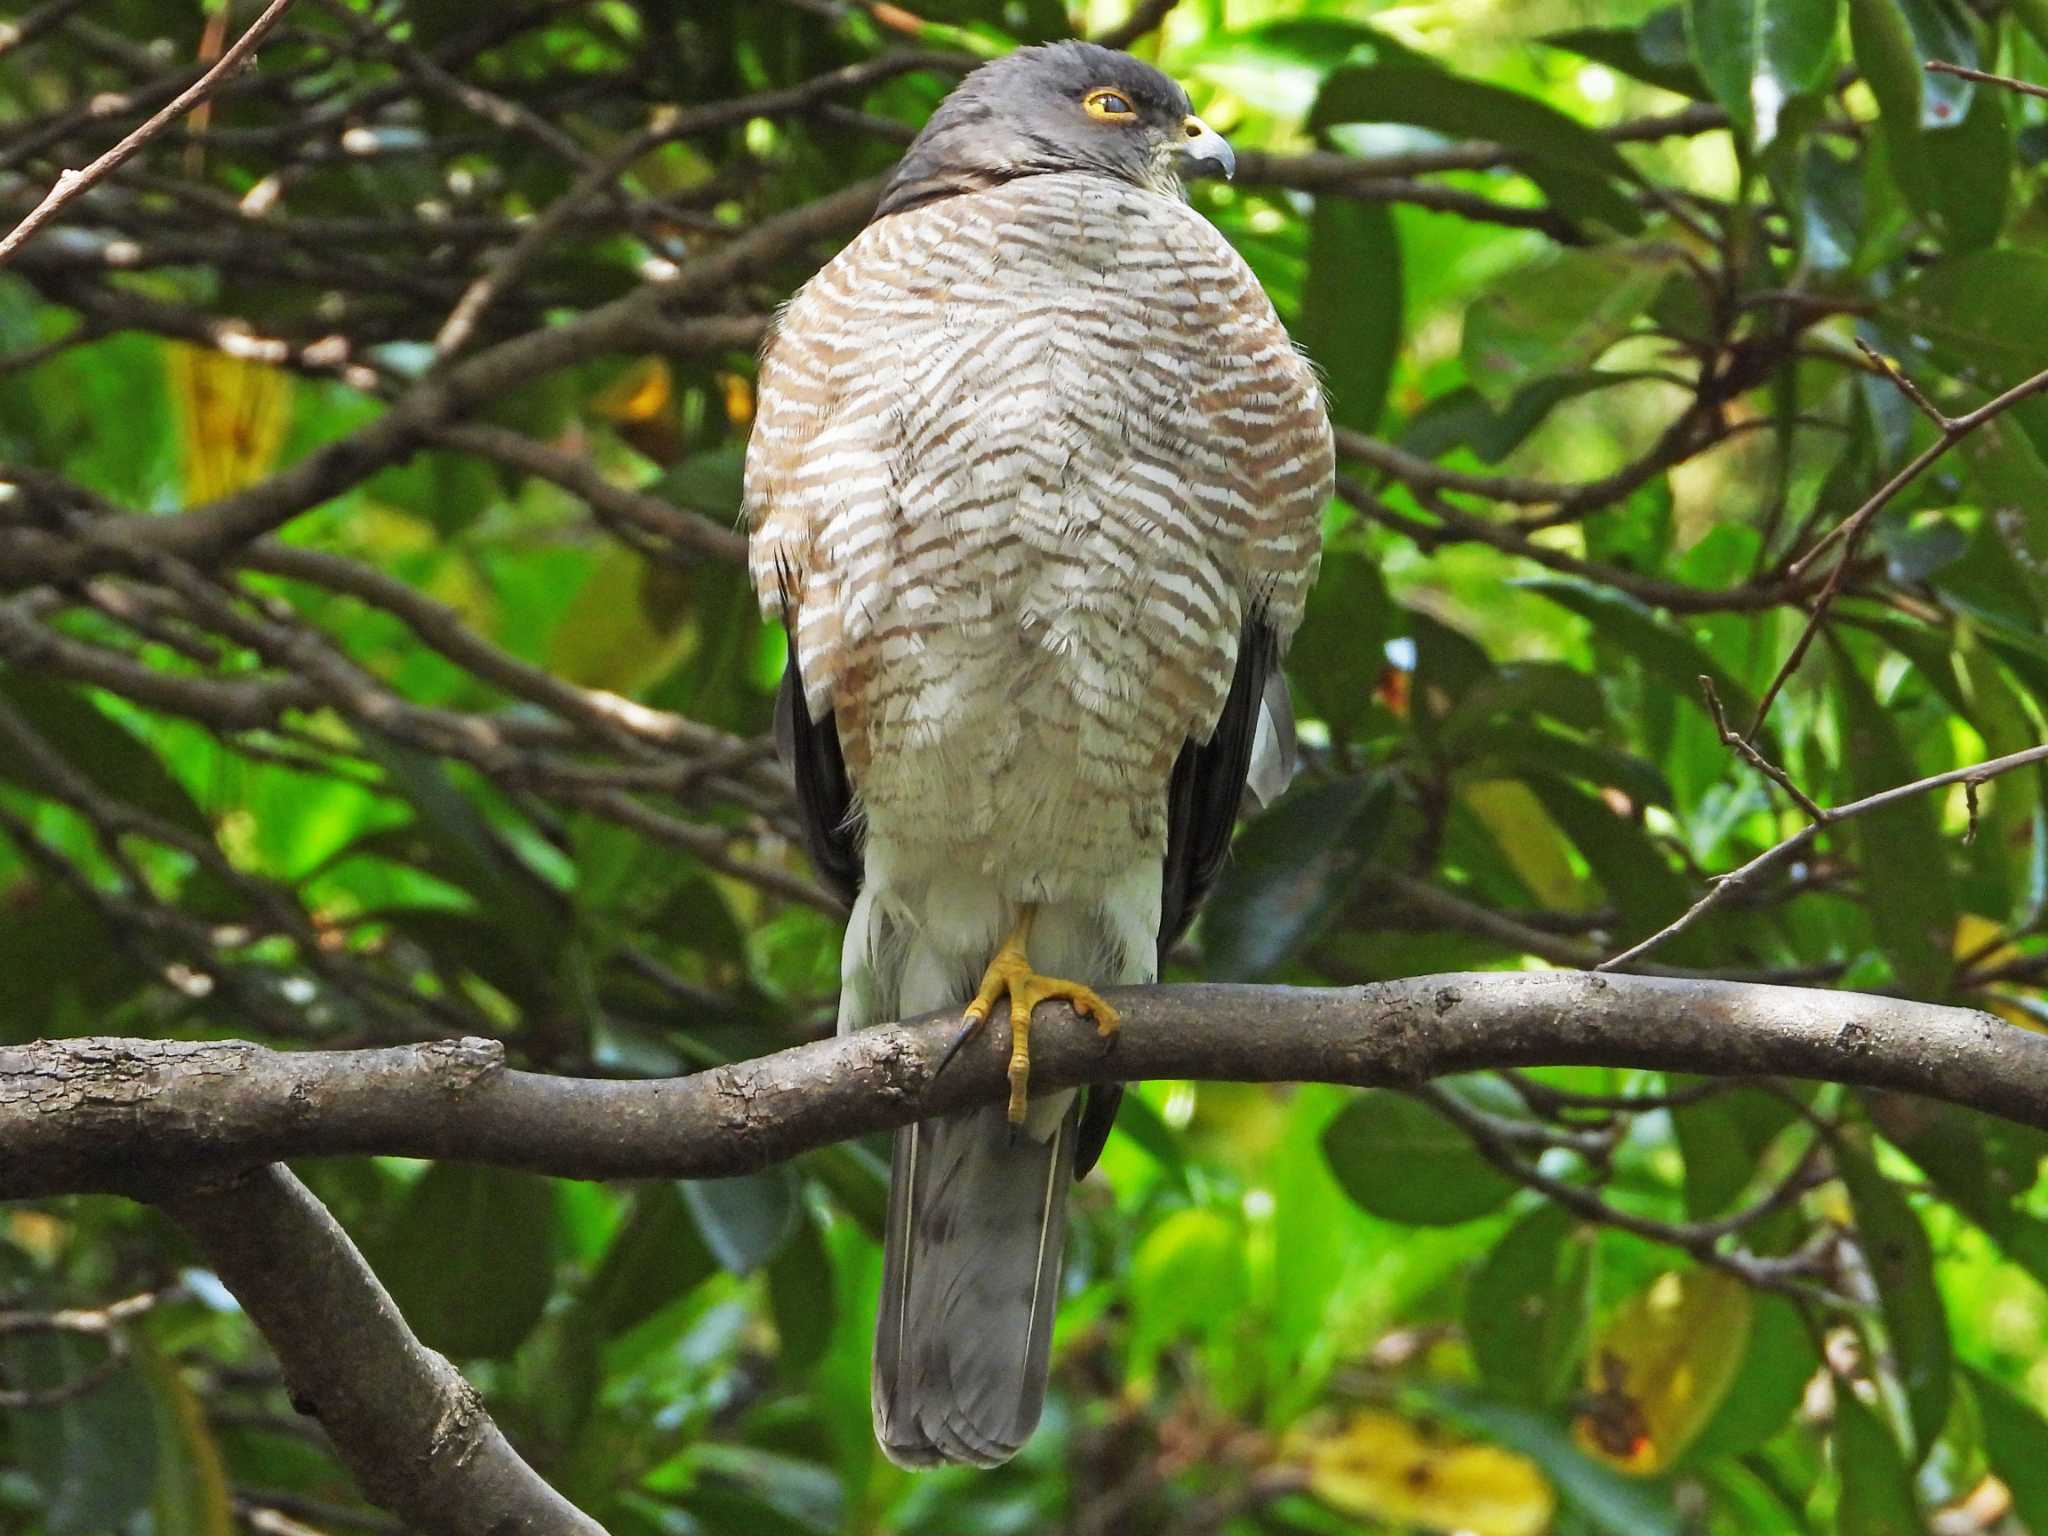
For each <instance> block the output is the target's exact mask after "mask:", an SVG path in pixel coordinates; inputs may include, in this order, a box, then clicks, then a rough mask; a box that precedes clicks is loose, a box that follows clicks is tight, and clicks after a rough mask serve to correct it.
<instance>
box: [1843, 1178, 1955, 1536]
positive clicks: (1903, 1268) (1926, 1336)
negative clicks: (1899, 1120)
mask: <svg viewBox="0 0 2048 1536" xmlns="http://www.w3.org/2000/svg"><path fill="white" fill-rule="evenodd" d="M1835 1167H1836V1170H1837V1171H1838V1172H1839V1173H1840V1175H1841V1178H1842V1183H1843V1184H1844V1186H1846V1187H1847V1189H1848V1191H1849V1201H1850V1204H1851V1205H1852V1206H1854V1208H1855V1212H1856V1230H1857V1232H1858V1233H1859V1234H1860V1236H1861V1239H1862V1247H1863V1252H1864V1257H1865V1258H1866V1260H1867V1261H1868V1262H1869V1264H1870V1272H1871V1276H1872V1278H1873V1279H1875V1280H1876V1282H1877V1295H1878V1302H1879V1305H1880V1307H1881V1309H1882V1311H1883V1315H1884V1325H1885V1333H1886V1334H1887V1336H1888V1337H1889V1338H1890V1341H1891V1348H1892V1353H1893V1354H1894V1355H1895V1356H1896V1357H1897V1359H1898V1366H1899V1377H1900V1380H1901V1383H1902V1384H1903V1386H1904V1387H1905V1392H1906V1405H1907V1407H1908V1409H1909V1410H1910V1412H1911V1414H1912V1420H1913V1440H1914V1444H1915V1445H1916V1446H1917V1447H1918V1449H1919V1456H1920V1457H1924V1456H1925V1455H1926V1454H1927V1452H1928V1451H1929V1450H1930V1449H1932V1448H1933V1445H1934V1442H1935V1439H1936V1438H1937V1437H1938V1436H1939V1435H1940V1434H1941V1427H1942V1425H1943V1424H1944V1423H1946V1422H1947V1420H1948V1405H1949V1394H1950V1390H1951V1382H1950V1346H1949V1337H1948V1316H1947V1314H1946V1313H1945V1312H1944V1311H1943V1310H1942V1304H1941V1293H1940V1292H1939V1291H1938V1290H1937V1289H1936V1288H1935V1284H1934V1251H1933V1249H1932V1247H1931V1246H1930V1245H1929V1244H1928V1241H1927V1232H1926V1229H1925V1228H1924V1227H1922V1226H1921V1224H1920V1218H1919V1217H1918V1216H1917V1215H1915V1214H1914V1212H1913V1208H1912V1206H1911V1205H1909V1204H1907V1202H1906V1197H1905V1196H1904V1195H1902V1194H1900V1193H1899V1191H1898V1189H1897V1188H1896V1187H1895V1186H1894V1185H1893V1184H1892V1183H1891V1181H1890V1180H1888V1179H1886V1178H1885V1176H1884V1175H1883V1174H1881V1173H1879V1172H1878V1171H1877V1167H1876V1165H1875V1164H1873V1163H1872V1162H1871V1161H1870V1160H1869V1159H1868V1158H1866V1157H1864V1156H1863V1155H1862V1154H1861V1153H1859V1152H1857V1151H1855V1150H1854V1149H1852V1148H1850V1147H1848V1146H1845V1145H1842V1144H1840V1143H1837V1145H1836V1147H1835ZM1915 1459H1916V1460H1917V1459H1919V1458H1918V1457H1916V1458H1915ZM1916 1529H1917V1528H1916Z"/></svg>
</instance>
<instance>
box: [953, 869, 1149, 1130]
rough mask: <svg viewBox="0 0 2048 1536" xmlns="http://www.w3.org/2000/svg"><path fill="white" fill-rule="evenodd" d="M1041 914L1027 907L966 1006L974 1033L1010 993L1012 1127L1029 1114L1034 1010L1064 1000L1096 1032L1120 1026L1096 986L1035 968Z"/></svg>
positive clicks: (966, 1016) (966, 1022)
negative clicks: (1034, 932)
mask: <svg viewBox="0 0 2048 1536" xmlns="http://www.w3.org/2000/svg"><path fill="white" fill-rule="evenodd" d="M1037 915H1038V909H1037V908H1036V907H1028V906H1027V907H1026V908H1024V910H1023V912H1022V913H1021V914H1019V916H1018V918H1017V926H1016V927H1015V928H1014V929H1013V930H1011V933H1010V936H1009V937H1008V938H1007V939H1005V940H1003V947H1002V948H1001V949H999V950H997V951H996V957H995V959H993V960H991V961H989V963H988V970H987V971H986V972H984V973H983V975H982V978H981V990H980V991H979V992H977V993H975V995H974V1001H973V1002H971V1003H969V1004H968V1005H967V1012H966V1013H965V1014H964V1015H963V1016H962V1022H963V1024H964V1025H965V1026H966V1029H967V1030H968V1031H971V1030H974V1029H976V1028H979V1027H980V1026H981V1025H982V1024H983V1023H984V1022H986V1020H987V1019H988V1015H989V1010H990V1009H992V1008H994V1007H995V1005H996V999H997V998H999V997H1003V996H1005V995H1007V996H1008V997H1009V999H1010V1124H1012V1125H1022V1124H1023V1123H1024V1110H1025V1106H1026V1104H1027V1103H1028V1101H1029V1096H1028V1092H1027V1090H1028V1088H1029V1085H1030V1081H1031V1010H1032V1009H1034V1008H1036V1007H1037V1006H1038V1005H1039V1004H1040V1003H1042V1002H1044V1001H1046V999H1048V998H1060V999H1062V1000H1063V1001H1065V1002H1066V1003H1067V1005H1068V1006H1069V1007H1071V1008H1072V1009H1073V1010H1074V1012H1076V1013H1078V1014H1081V1015H1082V1016H1083V1017H1085V1018H1092V1019H1093V1020H1095V1032H1096V1033H1097V1034H1099V1035H1103V1036H1109V1035H1113V1034H1115V1033H1116V1027H1117V1016H1116V1010H1115V1009H1114V1008H1112V1007H1110V1006H1109V1004H1108V1003H1106V1002H1104V1001H1103V1000H1102V998H1101V997H1100V996H1098V995H1097V994H1096V991H1095V989H1094V988H1093V987H1087V986H1083V985H1082V984H1081V983H1080V982H1078V981H1061V980H1060V979H1059V978H1058V977H1055V976H1041V975H1039V974H1038V972H1036V971H1034V970H1032V969H1031V957H1030V956H1029V954H1027V953H1026V950H1027V948H1028V946H1029V944H1030V940H1031V923H1032V920H1033V919H1034V918H1036V917H1037Z"/></svg>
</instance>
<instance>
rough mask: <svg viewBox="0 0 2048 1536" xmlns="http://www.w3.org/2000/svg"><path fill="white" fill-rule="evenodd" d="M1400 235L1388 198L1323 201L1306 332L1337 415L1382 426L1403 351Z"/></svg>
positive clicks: (1312, 248) (1315, 221) (1316, 218)
mask: <svg viewBox="0 0 2048 1536" xmlns="http://www.w3.org/2000/svg"><path fill="white" fill-rule="evenodd" d="M1401 319H1402V281H1401V242H1400V238H1399V237H1398V235H1396V233H1395V230H1394V218H1393V215H1392V214H1391V213H1390V212H1389V211H1388V210H1387V208H1386V207H1385V206H1384V205H1382V204H1377V203H1361V202H1355V201H1353V200H1352V199H1349V198H1342V197H1323V198H1318V199H1317V200H1316V208H1315V213H1314V215H1313V216H1312V217H1311V218H1310V220H1309V235H1308V280H1307V282H1306V283H1305V284H1304V285H1303V288H1302V296H1301V325H1300V327H1299V339H1300V341H1301V344H1302V345H1303V346H1304V347H1306V348H1307V349H1308V354H1309V356H1310V357H1312V358H1314V359H1315V360H1316V363H1317V365H1318V366H1319V367H1320V368H1321V369H1322V373H1323V388H1324V392H1325V394H1324V397H1325V399H1326V400H1327V402H1328V404H1329V410H1330V419H1331V420H1332V421H1334V422H1336V423H1337V424H1338V425H1340V426H1345V427H1351V428H1353V429H1354V430H1356V431H1359V432H1371V431H1373V430H1374V429H1375V428H1377V427H1378V425H1379V421H1380V413H1381V410H1382V409H1383V408H1384V406H1385V404H1386V399H1387V384H1388V382H1389V380H1391V379H1392V378H1393V373H1394V361H1395V359H1396V357H1397V356H1398V355H1399V353H1400V347H1401Z"/></svg>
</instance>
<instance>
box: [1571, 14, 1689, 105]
mask: <svg viewBox="0 0 2048 1536" xmlns="http://www.w3.org/2000/svg"><path fill="white" fill-rule="evenodd" d="M1536 41H1537V42H1539V43H1545V44H1548V45H1549V46H1550V47H1552V48H1567V49H1570V50H1571V51H1572V52H1573V53H1576V54H1578V55H1579V57H1581V58H1585V59H1591V60H1593V61H1594V62H1595V63H1598V64H1605V65H1606V66H1607V67H1608V68H1609V69H1612V70H1617V71H1619V72H1620V73H1622V74H1624V75H1627V76H1628V77H1629V78H1630V79H1633V80H1641V81H1643V82H1644V83H1645V84H1646V85H1654V86H1656V87H1658V89H1660V90H1666V91H1674V92H1676V93H1677V94H1678V95H1680V96H1691V97H1693V98H1694V99H1695V100H1705V99H1706V97H1707V95H1708V91H1707V86H1706V82H1705V81H1703V80H1702V79H1701V78H1700V73H1699V71H1698V70H1697V69H1695V68H1694V67H1693V62H1692V57H1691V55H1690V53H1689V52H1688V51H1687V49H1686V44H1685V17H1684V7H1682V6H1677V5H1668V6H1666V7H1665V8H1664V9H1663V10H1661V11H1652V12H1651V13H1650V14H1649V15H1648V16H1646V17H1645V18H1644V19H1643V22H1642V24H1641V25H1640V26H1634V27H1573V28H1571V29H1570V30H1568V31H1564V32H1546V33H1545V34H1544V35H1543V36H1541V37H1539V38H1537V39H1536Z"/></svg>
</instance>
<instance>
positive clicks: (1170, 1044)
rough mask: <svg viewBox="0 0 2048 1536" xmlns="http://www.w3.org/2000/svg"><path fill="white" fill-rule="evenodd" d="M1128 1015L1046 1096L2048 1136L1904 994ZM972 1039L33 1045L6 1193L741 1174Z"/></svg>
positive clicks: (2038, 1056) (1691, 990)
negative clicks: (633, 1060)
mask: <svg viewBox="0 0 2048 1536" xmlns="http://www.w3.org/2000/svg"><path fill="white" fill-rule="evenodd" d="M1113 996H1114V998H1115V1001H1116V1004H1117V1007H1118V1008H1119V1010H1121V1011H1122V1013H1123V1015H1124V1027H1123V1030H1122V1032H1121V1034H1120V1035H1119V1036H1118V1038H1117V1040H1116V1042H1115V1044H1114V1046H1113V1047H1112V1048H1110V1049H1108V1050H1105V1049H1104V1047H1103V1046H1102V1044H1101V1043H1100V1042H1099V1041H1098V1040H1097V1039H1096V1036H1095V1032H1094V1029H1093V1027H1092V1026H1088V1025H1082V1024H1077V1023H1076V1022H1075V1021H1074V1020H1073V1019H1072V1018H1071V1017H1070V1016H1068V1015H1066V1014H1064V1013H1062V1012H1061V1011H1060V1010H1058V1009H1057V1008H1053V1009H1052V1010H1051V1011H1049V1012H1046V1013H1043V1014H1041V1017H1040V1021H1039V1025H1038V1028H1037V1029H1036V1030H1034V1032H1033V1050H1032V1070H1033V1079H1032V1080H1033V1084H1034V1086H1035V1088H1036V1089H1037V1090H1039V1091H1045V1090H1049V1089H1052V1088H1058V1087H1066V1086H1069V1085H1072V1084H1078V1083H1092V1082H1106V1081H1111V1080H1117V1079H1130V1080H1139V1079H1146V1078H1200V1079H1221V1080H1227V1081H1238V1082H1277V1081H1297V1080H1298V1081H1322V1082H1332V1083H1353V1084H1359V1085H1365V1086H1374V1085H1384V1086H1413V1085H1415V1084H1418V1083H1422V1082H1425V1081H1427V1080H1429V1079H1431V1078H1435V1077H1440V1076H1443V1075H1444V1074H1447V1073H1453V1072H1469V1071H1474V1070H1479V1069H1483V1068H1497V1067H1535V1066H1549V1065H1562V1064H1589V1065H1607V1066H1633V1067H1643V1068H1650V1069H1656V1070H1668V1071H1684V1072H1701V1073H1709V1074H1714V1075H1719V1076H1784V1077H1800V1078H1818V1079H1827V1080H1831V1081H1835V1082H1842V1083H1853V1084H1858V1085H1861V1086H1865V1087H1874V1088H1890V1089H1897V1090H1900V1091H1903V1092H1909V1093H1919V1094H1924V1095H1927V1096H1929V1097H1931V1098H1937V1099H1944V1100H1947V1101H1949V1102H1952V1103H1957V1104H1966V1105H1969V1106H1971V1107H1973V1108H1976V1109H1980V1110H1984V1111H1987V1112H1989V1113H1991V1114H1995V1115H2002V1116H2004V1117H2006V1118H2007V1119H2011V1120H2017V1121H2020V1122H2022V1123H2024V1124H2028V1125H2034V1126H2039V1127H2043V1128H2048V1038H2043V1037H2041V1036H2037V1035H2033V1034H2030V1033H2028V1032H2026V1031H2024V1030H2019V1029H2015V1028H2014V1027H2012V1026H2011V1025H2009V1024H2006V1023H2004V1022H2003V1021H2002V1020H1999V1019H1997V1018H1995V1017H1994V1016H1992V1015H1990V1014H1988V1013H1980V1012H1976V1011H1974V1010H1967V1009H1961V1008H1944V1007H1937V1006H1934V1005H1932V1004H1927V1003H1917V1002H1909V1001H1905V1000H1902V999H1898V998H1889V997H1877V996H1871V995H1867V994H1862V993H1854V992H1826V991H1809V990H1803V989H1797V988H1790V987H1774V986H1765V985H1760V984H1752V983H1737V982H1719V981H1690V980H1677V979H1671V978H1665V977H1649V976H1601V975H1593V974H1589V973H1583V972H1562V971H1560V972H1545V973H1536V974H1531V973H1513V972H1474V973H1458V974H1449V975H1443V976H1424V977H1417V978H1414V979H1411V980H1406V981H1391V982H1379V983H1375V984H1373V985H1370V986H1363V987H1349V988H1333V989H1328V990H1312V989H1306V988H1288V987H1243V986H1238V987H1231V986H1169V987H1151V988H1134V989H1127V990H1124V991H1120V992H1118V993H1115V994H1113ZM955 1023H956V1021H955V1019H954V1017H953V1016H952V1015H935V1016H932V1017H929V1018H926V1019H923V1020H918V1021H914V1022H910V1023H903V1024H890V1025H884V1026H880V1027H877V1028H874V1029H869V1030H862V1031H861V1032H859V1033H858V1034H856V1035H852V1036H849V1037H847V1038H844V1039H834V1040H826V1041H821V1042H818V1043H815V1044H811V1045H805V1046H800V1047H797V1048H796V1049H794V1050H788V1051H782V1052H779V1053H777V1054H775V1055H772V1056H764V1057H760V1058H758V1059H756V1060H752V1061H745V1062H739V1063H736V1064H734V1065H731V1066H726V1067H720V1068H717V1069H715V1070H712V1071H708V1072H701V1073H698V1074H696V1075H694V1076H691V1077H682V1078H667V1079H657V1080H650V1081H639V1082H616V1081H598V1080H588V1079H578V1078H565V1077H549V1076H543V1075H540V1074H537V1073H530V1072H519V1071H512V1070H509V1069H507V1068H506V1067H505V1066H504V1064H503V1053H502V1050H501V1048H500V1047H499V1046H498V1045H497V1044H496V1043H495V1042H491V1041H485V1040H463V1041H449V1042H441V1043H436V1044H432V1045H426V1046H419V1047H398V1048H391V1049H383V1050H370V1051H339V1052H332V1053H327V1054H312V1053H286V1052H277V1051H270V1050H266V1049H264V1048H263V1047H261V1046H256V1045H248V1044H243V1043H240V1042H234V1041H224V1042H206V1043H196V1042H182V1041H162V1040H116V1039H87V1040H64V1041H46V1042H41V1043H37V1044H33V1045H26V1046H16V1047H12V1048H9V1049H6V1050H0V1198H21V1197H27V1196H37V1195H47V1194H54V1193H59V1192H63V1191H77V1190H114V1191H121V1192H128V1193H135V1194H141V1195H144V1196H151V1195H155V1194H159V1193H163V1192H166V1191H168V1190H171V1189H175V1188H176V1187H177V1186H178V1185H179V1184H180V1183H181V1182H184V1181H188V1180H189V1179H191V1178H192V1177H193V1176H194V1175H195V1173H197V1174H202V1175H204V1176H206V1177H213V1178H218V1177H223V1176H227V1175H230V1174H232V1173H234V1172H236V1171H239V1170H242V1169H246V1168H249V1167H252V1166H256V1165H260V1164H262V1163H267V1162H271V1161H274V1160H276V1159H280V1158H286V1157H311V1156H320V1155H330V1154H337V1153H384V1154H397V1155H404V1156H413V1157H436V1158H455V1159H462V1160H466V1161H473V1162H484V1163H494V1164H499V1165H502V1166H506V1167H515V1168H528V1169H533V1170H536V1171H540V1172H546V1173H552V1174H557V1175H561V1176H565V1177H571V1178H633V1177H656V1176H664V1177H712V1176H718V1175H724V1174H734V1173H743V1172H747V1171H750V1170H753V1169H758V1168H762V1167H765V1166H767V1165H769V1164H771V1163H775V1162H778V1161H781V1160H782V1159H785V1158H788V1157H792V1156H794V1155H795V1154H797V1153H799V1152H803V1151H806V1150H809V1149H810V1148H813V1147H819V1146H823V1145H825V1144H827V1143H829V1142H833V1141H837V1140H841V1139H843V1138H846V1137H849V1136H855V1135H860V1134H863V1133H865V1132H870V1131H881V1130H888V1129H891V1128H893V1127H896V1126H900V1125H904V1124H907V1123H908V1122H910V1121H912V1120H915V1119H918V1118H920V1117H921V1116H923V1115H927V1114H931V1113H934V1112H937V1111H941V1110H950V1109H957V1108H960V1107H962V1106H964V1105H968V1104H974V1103H987V1102H993V1101H995V1100H996V1099H998V1098H1000V1097H1002V1096H1003V1095H1004V1093H1005V1091H1006V1084H1005V1080H1004V1075H1003V1055H1002V1051H1001V1049H1000V1047H1001V1045H1002V1044H1003V1043H1004V1041H1003V1036H1004V1035H1005V1034H1006V1031H1003V1030H996V1031H994V1032H993V1035H994V1036H995V1043H994V1044H991V1045H990V1046H989V1047H988V1048H987V1049H983V1048H980V1047H975V1048H970V1049H969V1050H967V1051H965V1052H963V1053H962V1055H961V1056H960V1057H959V1058H958V1059H957V1060H956V1062H955V1063H954V1065H952V1066H951V1067H949V1068H948V1069H947V1071H946V1073H945V1074H944V1075H943V1076H942V1077H939V1078H938V1079H937V1080H936V1081H935V1080H934V1077H933V1073H934V1068H935V1066H936V1064H937V1062H938V1060H939V1058H940V1055H941V1053H942V1052H943V1051H944V1049H945V1046H946V1043H947V1042H948V1040H949V1039H950V1038H951V1036H952V1034H953V1032H954V1028H955Z"/></svg>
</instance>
